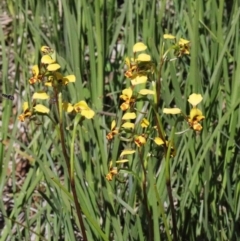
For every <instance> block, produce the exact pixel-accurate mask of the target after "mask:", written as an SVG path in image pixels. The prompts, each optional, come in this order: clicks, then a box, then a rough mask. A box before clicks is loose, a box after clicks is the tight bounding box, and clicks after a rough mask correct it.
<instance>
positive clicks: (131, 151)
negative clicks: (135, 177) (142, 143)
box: [120, 150, 136, 157]
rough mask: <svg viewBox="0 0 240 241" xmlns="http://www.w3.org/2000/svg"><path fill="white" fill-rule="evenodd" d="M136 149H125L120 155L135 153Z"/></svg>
mask: <svg viewBox="0 0 240 241" xmlns="http://www.w3.org/2000/svg"><path fill="white" fill-rule="evenodd" d="M135 152H136V151H135V150H123V151H122V152H121V154H120V157H122V156H124V155H131V154H133V153H135Z"/></svg>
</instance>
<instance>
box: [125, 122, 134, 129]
mask: <svg viewBox="0 0 240 241" xmlns="http://www.w3.org/2000/svg"><path fill="white" fill-rule="evenodd" d="M122 128H126V129H134V123H131V122H125V123H124V124H122Z"/></svg>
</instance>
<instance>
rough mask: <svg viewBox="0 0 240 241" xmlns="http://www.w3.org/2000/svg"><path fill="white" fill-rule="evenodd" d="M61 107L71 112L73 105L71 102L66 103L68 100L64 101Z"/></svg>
mask: <svg viewBox="0 0 240 241" xmlns="http://www.w3.org/2000/svg"><path fill="white" fill-rule="evenodd" d="M62 107H63V110H64V111H66V112H68V113H69V112H72V111H73V106H72V104H71V103H68V102H64V103H63V104H62Z"/></svg>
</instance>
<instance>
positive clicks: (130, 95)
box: [122, 87, 132, 99]
mask: <svg viewBox="0 0 240 241" xmlns="http://www.w3.org/2000/svg"><path fill="white" fill-rule="evenodd" d="M122 94H123V95H126V96H127V97H128V98H129V99H130V98H131V97H132V88H131V87H129V88H127V89H124V90H123V91H122Z"/></svg>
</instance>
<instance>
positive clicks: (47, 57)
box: [41, 55, 55, 64]
mask: <svg viewBox="0 0 240 241" xmlns="http://www.w3.org/2000/svg"><path fill="white" fill-rule="evenodd" d="M54 62H55V61H54V60H53V59H52V58H51V56H50V55H44V56H42V58H41V63H43V64H52V63H54Z"/></svg>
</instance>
